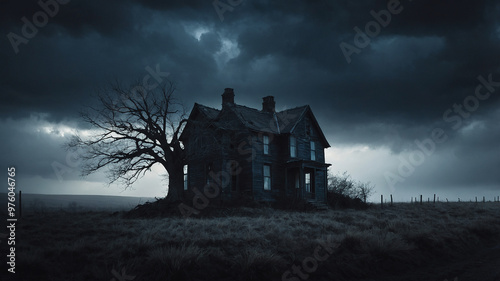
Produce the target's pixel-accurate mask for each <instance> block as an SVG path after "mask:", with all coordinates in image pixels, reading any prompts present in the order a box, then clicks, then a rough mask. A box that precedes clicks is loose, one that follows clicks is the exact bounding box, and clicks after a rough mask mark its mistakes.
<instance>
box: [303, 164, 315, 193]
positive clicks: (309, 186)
mask: <svg viewBox="0 0 500 281" xmlns="http://www.w3.org/2000/svg"><path fill="white" fill-rule="evenodd" d="M304 189H305V197H306V199H315V190H314V189H315V188H314V170H312V171H311V170H306V171H305V174H304Z"/></svg>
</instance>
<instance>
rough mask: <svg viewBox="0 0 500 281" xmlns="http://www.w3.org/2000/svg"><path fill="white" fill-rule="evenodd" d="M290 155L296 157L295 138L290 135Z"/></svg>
mask: <svg viewBox="0 0 500 281" xmlns="http://www.w3.org/2000/svg"><path fill="white" fill-rule="evenodd" d="M290 157H297V139H296V138H295V137H294V136H290Z"/></svg>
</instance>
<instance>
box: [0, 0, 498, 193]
mask: <svg viewBox="0 0 500 281" xmlns="http://www.w3.org/2000/svg"><path fill="white" fill-rule="evenodd" d="M40 3H42V4H40ZM40 3H39V2H37V1H2V3H1V4H0V5H2V7H1V9H0V35H2V39H1V40H0V62H1V63H0V86H1V87H0V89H1V90H0V93H1V94H0V100H1V102H0V136H1V144H2V145H1V147H0V154H1V155H2V156H1V163H2V166H3V167H4V169H5V168H6V167H8V166H11V165H14V166H15V167H16V168H17V170H18V175H17V177H18V186H19V188H20V189H21V190H25V191H26V192H36V193H63V194H119V195H134V196H135V195H141V196H161V195H164V193H165V190H166V183H165V182H164V181H163V182H162V177H161V176H160V175H161V174H162V173H163V172H162V170H161V169H159V168H157V169H153V171H152V172H151V174H150V175H148V176H147V177H145V178H144V179H143V180H141V181H140V182H138V183H137V185H136V186H135V189H134V190H126V191H122V189H121V187H119V186H115V185H112V186H110V187H107V186H106V185H105V184H104V183H105V177H104V175H103V174H102V173H98V174H95V175H93V176H90V177H88V178H81V177H79V171H78V170H79V164H78V163H76V162H75V158H74V155H71V154H68V153H67V152H66V151H65V150H64V149H62V148H61V145H62V143H64V142H65V140H66V138H67V137H68V136H70V135H71V134H72V132H73V131H74V130H75V129H81V130H83V129H84V128H82V124H81V122H80V120H79V117H78V111H79V110H81V109H82V105H84V104H88V103H89V102H92V99H94V97H93V95H95V89H96V88H100V87H103V86H106V85H108V84H109V83H110V82H111V81H114V80H115V79H118V80H120V81H123V82H125V83H127V82H128V81H135V80H137V79H143V78H144V77H146V76H148V75H150V76H151V77H152V79H151V80H150V83H154V82H155V80H154V77H156V78H158V79H163V78H162V77H165V76H167V73H168V78H169V79H171V80H173V81H174V82H175V83H176V84H177V88H178V91H177V95H178V97H179V98H181V99H182V100H183V102H184V103H185V104H186V106H187V107H188V108H191V107H192V105H193V103H194V102H198V103H201V104H205V105H208V106H212V107H216V108H220V103H221V100H220V99H221V97H220V95H221V94H222V92H223V89H224V88H226V87H231V88H234V89H235V94H236V97H235V100H236V103H239V104H243V105H247V106H250V107H256V108H260V107H261V102H262V99H261V98H262V97H264V96H267V95H273V96H275V99H276V107H277V109H278V110H283V109H287V108H292V107H295V106H301V105H304V104H309V105H310V106H311V108H312V109H313V112H314V114H315V115H316V117H317V119H318V120H319V123H320V125H321V126H322V128H323V130H324V132H325V135H326V136H327V138H328V140H329V142H330V144H331V145H332V147H331V148H329V149H328V150H327V151H326V154H327V161H328V162H329V163H332V166H331V171H332V173H339V172H343V171H347V172H349V173H350V174H351V175H352V176H353V178H355V179H358V180H362V181H371V182H372V183H374V184H376V192H377V194H376V195H375V196H374V197H373V199H374V200H375V198H377V197H379V195H380V194H385V195H388V194H390V193H392V194H394V195H395V197H396V199H398V200H409V198H410V196H417V195H419V194H423V195H424V198H425V197H428V196H432V194H433V193H438V195H441V198H445V197H447V198H450V200H451V199H453V200H456V198H458V197H461V198H463V199H465V200H468V199H469V198H473V197H474V196H483V195H486V196H488V198H492V197H493V196H494V195H495V196H496V195H499V194H500V142H499V140H500V122H499V120H500V98H499V97H500V83H498V82H496V81H500V55H499V54H500V23H499V20H500V2H498V1H485V0H483V1H481V0H478V1H451V0H444V1H421V0H419V1H417V0H414V1H410V0H401V1H362V0H360V1H333V0H332V1H296V0H291V1H250V0H220V1H213V2H212V1H201V0H200V1H158V0H147V1H132V0H128V1H94V0H92V1H76V0H73V1H67V0H66V1H62V0H61V1H60V2H55V0H52V1H51V0H48V1H45V0H42V1H40ZM43 3H47V4H45V5H44V4H43ZM54 4H55V5H54ZM214 5H215V6H214ZM42 6H45V7H42ZM388 16H390V18H389V17H388ZM377 20H378V21H377ZM417 143H420V145H417Z"/></svg>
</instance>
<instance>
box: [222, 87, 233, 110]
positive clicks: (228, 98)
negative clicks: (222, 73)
mask: <svg viewBox="0 0 500 281" xmlns="http://www.w3.org/2000/svg"><path fill="white" fill-rule="evenodd" d="M233 104H234V90H233V89H232V88H225V89H224V93H223V94H222V106H226V105H233Z"/></svg>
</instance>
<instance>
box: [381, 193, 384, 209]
mask: <svg viewBox="0 0 500 281" xmlns="http://www.w3.org/2000/svg"><path fill="white" fill-rule="evenodd" d="M380 207H381V208H383V207H384V195H382V194H380Z"/></svg>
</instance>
